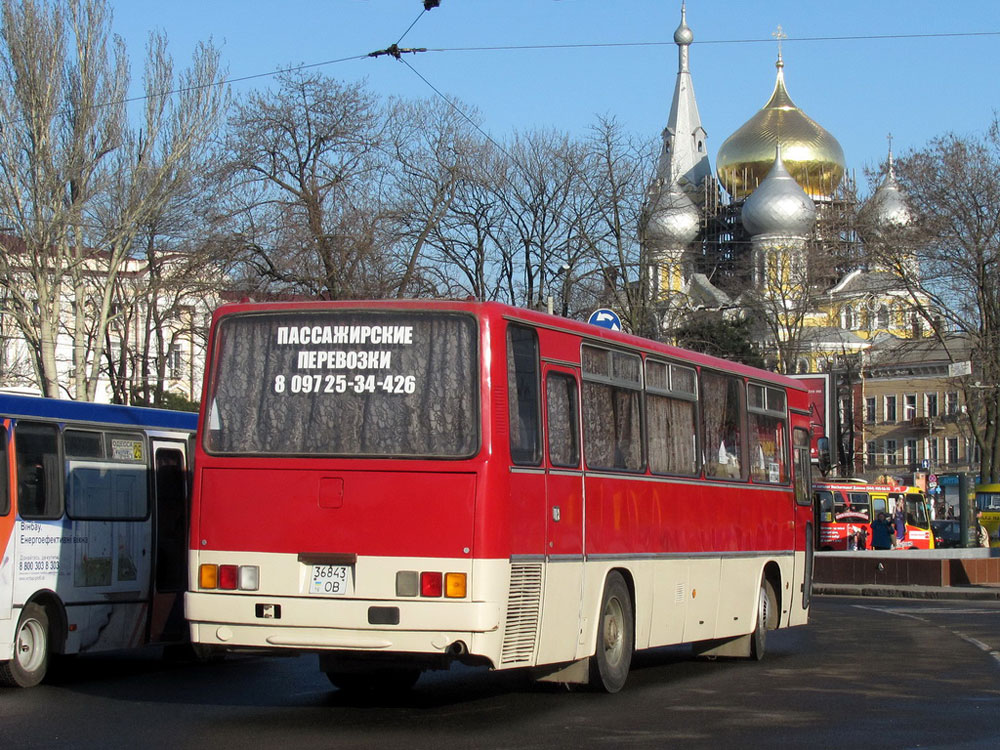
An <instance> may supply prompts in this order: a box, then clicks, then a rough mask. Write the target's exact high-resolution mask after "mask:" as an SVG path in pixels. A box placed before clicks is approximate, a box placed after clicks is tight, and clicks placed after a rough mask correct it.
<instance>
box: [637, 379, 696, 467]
mask: <svg viewBox="0 0 1000 750" xmlns="http://www.w3.org/2000/svg"><path fill="white" fill-rule="evenodd" d="M646 422H647V425H646V430H647V432H648V434H649V468H650V471H653V472H655V473H657V474H687V475H691V474H696V473H697V471H698V459H697V454H696V451H695V442H696V440H697V437H698V427H697V422H696V411H695V404H694V402H693V401H685V400H682V399H678V398H670V397H669V396H659V395H656V394H653V393H647V394H646Z"/></svg>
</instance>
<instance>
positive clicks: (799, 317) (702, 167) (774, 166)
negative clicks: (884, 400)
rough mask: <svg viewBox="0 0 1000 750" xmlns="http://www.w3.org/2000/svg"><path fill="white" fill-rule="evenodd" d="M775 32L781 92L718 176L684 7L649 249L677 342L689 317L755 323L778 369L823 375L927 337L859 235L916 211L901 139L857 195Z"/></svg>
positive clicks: (720, 159) (895, 279)
mask: <svg viewBox="0 0 1000 750" xmlns="http://www.w3.org/2000/svg"><path fill="white" fill-rule="evenodd" d="M778 36H779V40H778V59H777V75H776V80H775V84H774V90H773V91H772V93H771V96H770V98H769V99H768V100H767V103H766V104H764V106H763V107H762V108H761V109H760V110H759V111H758V112H757V113H756V114H754V115H753V116H752V117H751V118H750V119H749V120H747V122H746V123H745V124H744V125H743V126H742V127H740V128H739V129H738V130H737V131H736V132H735V133H733V134H732V135H730V136H729V137H728V138H727V139H726V140H725V141H724V142H723V144H722V146H721V147H720V149H719V152H718V156H717V158H716V168H715V170H714V171H713V169H712V167H711V164H710V161H709V156H708V148H707V133H706V130H705V128H704V126H703V125H702V122H701V117H700V115H699V113H698V104H697V101H696V99H695V93H694V85H693V82H692V77H691V70H690V45H691V43H692V42H693V40H694V34H693V33H692V31H691V28H690V27H689V26H688V25H687V20H686V8H685V6H684V5H683V4H682V6H681V22H680V26H678V27H677V30H676V31H675V32H674V42H675V44H676V45H677V50H678V66H677V80H676V83H675V86H674V94H673V101H672V103H671V107H670V114H669V118H668V120H667V125H666V127H665V128H664V130H663V136H662V137H663V145H662V150H661V152H660V155H659V159H658V163H657V166H656V172H655V175H654V177H653V179H652V181H651V182H650V185H649V187H648V189H647V196H646V202H645V205H644V208H643V214H642V220H641V222H640V227H639V230H640V243H641V246H642V249H643V255H644V258H646V267H647V269H648V280H649V282H650V284H651V285H652V288H653V290H654V298H655V299H656V300H657V309H658V312H659V313H660V316H661V321H662V326H663V329H664V331H665V332H666V333H667V335H669V332H670V330H671V329H673V328H675V327H676V326H678V325H681V324H683V323H684V322H685V321H687V320H689V319H690V318H691V317H692V316H698V315H716V316H719V315H721V316H725V317H736V316H747V317H750V318H751V319H752V320H753V321H754V324H755V326H756V327H757V329H758V333H759V337H760V338H759V340H760V341H762V342H763V344H764V346H763V348H764V351H765V352H766V354H767V359H768V363H769V365H770V366H771V367H773V368H774V369H778V370H781V371H783V372H788V373H793V372H796V373H809V372H826V371H830V370H833V369H839V368H840V366H841V365H842V363H843V361H844V359H845V358H847V357H850V356H853V355H857V354H858V353H859V352H862V351H864V350H866V349H868V348H870V347H871V346H872V345H874V344H877V343H878V342H879V341H880V340H882V339H885V338H892V339H894V340H896V339H901V338H902V339H905V338H913V337H919V336H922V335H924V334H925V333H926V331H925V330H924V328H923V327H922V326H921V324H920V323H919V321H920V318H919V317H918V316H917V315H916V313H915V311H914V310H913V308H912V304H911V302H910V301H909V300H910V298H909V296H908V295H907V293H906V291H905V288H904V286H903V284H902V281H901V277H900V276H899V274H898V271H893V270H892V269H890V268H887V267H882V266H880V265H878V264H877V263H875V262H873V261H871V260H870V259H869V256H870V254H869V253H867V252H866V250H865V242H866V237H865V231H863V230H862V229H861V227H868V230H867V231H868V233H869V236H868V238H869V239H871V235H872V234H880V233H881V232H882V231H883V230H884V231H885V232H891V231H892V230H893V229H896V228H900V227H905V226H906V225H907V224H908V223H909V221H910V213H909V210H908V208H907V206H906V201H905V196H904V195H903V192H902V191H901V189H900V187H899V185H898V184H897V182H896V179H895V175H894V173H893V163H892V150H891V145H890V148H889V154H888V162H887V163H888V168H887V170H886V172H885V174H884V175H883V176H882V179H881V183H880V184H879V185H878V187H877V189H876V190H875V191H874V192H873V194H872V195H871V196H870V197H869V198H868V199H867V200H866V201H864V202H859V201H858V200H857V198H856V193H855V188H854V185H853V182H852V181H851V180H850V179H849V178H848V177H847V174H846V165H845V160H844V152H843V149H842V148H841V146H840V144H839V143H838V142H837V139H836V138H835V137H834V136H833V135H832V134H831V133H829V132H828V131H827V130H825V129H824V128H823V127H822V126H821V125H819V124H818V123H816V122H815V121H813V120H812V119H811V118H810V117H809V116H808V115H806V113H805V112H803V111H802V110H801V109H799V107H797V106H796V105H795V103H794V102H793V101H792V98H791V96H790V95H789V93H788V90H787V89H786V86H785V78H784V68H785V63H784V60H783V58H782V54H781V41H780V36H781V34H780V28H779V33H778ZM862 217H863V218H864V220H862ZM886 236H889V235H886ZM908 271H909V272H915V264H914V267H913V268H909V269H908Z"/></svg>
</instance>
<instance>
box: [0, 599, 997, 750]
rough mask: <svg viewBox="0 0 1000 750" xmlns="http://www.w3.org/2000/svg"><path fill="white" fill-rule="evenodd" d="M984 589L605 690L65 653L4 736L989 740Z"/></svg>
mask: <svg viewBox="0 0 1000 750" xmlns="http://www.w3.org/2000/svg"><path fill="white" fill-rule="evenodd" d="M998 652H1000V602H997V601H988V602H961V601H959V602H955V601H926V600H903V599H876V598H871V597H865V598H857V599H854V598H846V597H843V598H842V597H820V598H817V599H816V600H815V605H814V608H813V618H812V622H811V624H810V625H808V626H806V627H803V628H795V629H792V630H786V631H780V632H775V633H771V634H770V637H769V640H768V654H767V656H766V657H765V659H764V661H762V662H759V663H757V662H747V661H733V660H723V659H718V660H715V661H711V660H707V659H696V658H694V657H692V655H691V652H690V649H688V648H669V649H662V650H657V651H655V652H649V653H644V654H639V655H637V656H636V659H635V662H634V664H633V671H632V673H631V674H630V676H629V681H628V683H627V685H626V686H625V689H624V690H623V691H622V692H621V693H619V694H617V695H603V694H596V693H589V692H585V691H580V690H572V691H570V690H567V689H566V688H564V687H560V686H555V685H543V684H538V683H534V682H532V681H531V680H530V679H528V677H527V675H525V674H523V673H489V672H487V671H484V670H473V669H466V668H454V669H452V670H451V671H450V672H445V673H432V674H427V675H425V676H424V677H422V678H421V680H420V682H419V683H418V684H417V687H416V688H415V689H414V690H413V692H412V693H410V694H408V695H406V696H404V697H402V698H398V699H387V698H384V697H380V696H372V697H367V698H357V697H353V698H352V697H350V696H348V695H345V694H343V693H340V692H338V691H336V690H334V689H333V688H332V687H331V686H330V684H329V683H328V682H327V680H326V677H325V676H324V675H323V674H322V673H320V672H319V671H318V669H317V666H316V660H315V658H312V657H305V656H303V657H285V658H277V657H266V658H265V657H245V656H237V657H232V658H229V659H227V660H226V661H224V662H222V663H208V664H205V663H194V662H190V661H185V660H165V659H163V658H161V655H160V653H159V650H158V649H151V650H148V651H143V652H138V653H136V652H130V653H122V654H115V655H113V656H110V657H80V658H78V659H75V660H73V662H72V663H71V664H69V665H67V666H64V667H63V668H61V669H60V671H59V672H58V673H57V674H56V675H54V676H53V678H52V679H50V680H49V681H48V682H47V684H43V685H41V686H39V687H37V688H33V689H29V690H0V747H3V748H50V747H60V748H107V747H142V748H170V749H171V750H181V749H182V748H212V750H225V749H226V748H240V750H249V749H250V748H282V749H284V748H326V747H336V748H371V747H381V748H408V749H409V748H433V749H434V750H444V748H449V749H450V748H518V749H519V750H528V749H531V748H546V749H551V748H575V749H579V748H590V747H594V748H663V747H668V746H669V747H671V748H729V747H740V748H756V747H761V748H763V747H767V748H775V747H789V748H797V747H808V748H823V747H831V748H832V747H836V748H854V747H881V748H904V747H952V748H980V747H982V748H986V747H989V748H995V747H997V746H1000V653H998Z"/></svg>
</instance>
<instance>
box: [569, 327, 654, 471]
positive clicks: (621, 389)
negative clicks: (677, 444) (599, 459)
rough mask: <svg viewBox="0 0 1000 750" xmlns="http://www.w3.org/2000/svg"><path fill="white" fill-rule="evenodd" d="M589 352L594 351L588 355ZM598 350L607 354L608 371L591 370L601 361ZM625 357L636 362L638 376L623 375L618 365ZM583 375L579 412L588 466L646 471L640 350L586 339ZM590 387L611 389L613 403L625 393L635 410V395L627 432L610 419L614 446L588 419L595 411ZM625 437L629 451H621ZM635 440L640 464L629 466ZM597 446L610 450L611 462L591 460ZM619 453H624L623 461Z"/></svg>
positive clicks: (600, 469) (583, 355)
mask: <svg viewBox="0 0 1000 750" xmlns="http://www.w3.org/2000/svg"><path fill="white" fill-rule="evenodd" d="M588 352H589V353H591V354H588ZM598 353H603V354H604V360H605V363H606V371H605V372H601V371H598V370H597V369H591V365H593V364H597V363H598V362H599V360H598V359H596V357H597V355H598ZM626 360H627V361H630V362H632V363H634V364H635V366H636V367H635V378H629V377H626V376H624V375H622V374H621V372H622V368H621V367H619V366H618V365H619V363H621V362H623V361H626ZM580 378H581V381H582V382H581V384H580V411H581V413H582V422H583V457H584V463H585V465H586V467H587V469H588V470H593V471H605V472H616V473H628V474H643V473H645V471H646V465H647V462H646V420H645V408H644V401H645V399H644V389H643V364H642V355H641V354H640V353H639V352H638V351H631V350H627V349H618V348H611V347H606V346H598V345H597V344H594V343H592V342H589V341H584V342H582V343H581V345H580ZM588 386H589V387H590V388H588ZM591 388H604V389H609V390H608V391H607V393H608V395H610V398H611V402H612V406H614V404H616V403H618V401H617V399H619V398H621V396H622V395H626V396H627V399H628V402H629V404H630V407H629V408H630V411H633V410H632V407H631V400H632V399H633V398H635V399H636V402H635V406H634V411H633V413H632V414H631V416H630V419H629V423H630V425H632V427H631V429H630V430H629V431H628V432H627V433H625V432H623V433H619V431H618V423H617V421H616V420H614V419H611V420H609V421H611V422H613V425H612V430H613V435H612V436H611V437H612V441H611V445H608V446H605V445H604V444H603V437H604V436H603V435H595V434H594V432H593V429H594V427H595V426H596V425H594V424H592V422H594V420H592V419H588V415H592V414H594V413H596V412H592V411H591V410H590V409H588V403H589V399H588V391H589V390H590V389H591ZM636 428H637V429H638V434H637V435H636V434H635V433H636ZM623 436H625V437H628V438H629V439H628V441H627V443H626V447H628V448H629V449H630V451H629V453H626V452H624V451H622V450H621V447H622V444H623V441H622V440H621V438H622V437H623ZM636 443H638V449H639V450H638V456H635V458H636V460H637V463H636V465H635V466H629V463H628V462H629V458H630V457H633V456H632V454H633V453H634V449H635V447H636ZM598 447H601V448H602V450H601V451H600V453H606V452H607V451H608V449H610V455H611V465H609V466H606V465H604V464H602V463H593V462H592V461H591V456H592V455H593V454H596V453H598V450H597V448H598ZM619 456H621V459H620V460H619V458H618V457H619Z"/></svg>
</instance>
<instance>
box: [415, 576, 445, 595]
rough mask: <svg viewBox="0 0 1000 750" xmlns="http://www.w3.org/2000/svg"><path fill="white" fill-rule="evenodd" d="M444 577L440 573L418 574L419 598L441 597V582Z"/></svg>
mask: <svg viewBox="0 0 1000 750" xmlns="http://www.w3.org/2000/svg"><path fill="white" fill-rule="evenodd" d="M443 580H444V576H442V575H441V574H440V573H421V574H420V595H421V596H441V594H442V593H443V587H442V581H443Z"/></svg>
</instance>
